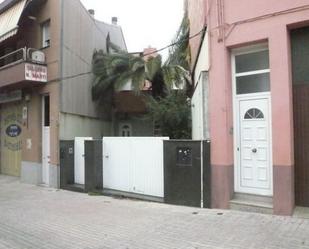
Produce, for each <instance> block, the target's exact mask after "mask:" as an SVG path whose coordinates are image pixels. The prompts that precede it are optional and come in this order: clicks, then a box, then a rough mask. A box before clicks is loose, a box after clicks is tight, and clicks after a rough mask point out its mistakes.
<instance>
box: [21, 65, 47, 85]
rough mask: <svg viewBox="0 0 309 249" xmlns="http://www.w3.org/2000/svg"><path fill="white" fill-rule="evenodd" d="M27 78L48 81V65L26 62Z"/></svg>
mask: <svg viewBox="0 0 309 249" xmlns="http://www.w3.org/2000/svg"><path fill="white" fill-rule="evenodd" d="M25 79H26V80H30V81H38V82H47V67H46V66H42V65H36V64H29V63H26V64H25Z"/></svg>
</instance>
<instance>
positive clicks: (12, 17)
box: [0, 0, 27, 42]
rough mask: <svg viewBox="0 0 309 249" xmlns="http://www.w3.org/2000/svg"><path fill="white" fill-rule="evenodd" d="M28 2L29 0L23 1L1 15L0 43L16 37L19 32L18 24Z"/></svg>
mask: <svg viewBox="0 0 309 249" xmlns="http://www.w3.org/2000/svg"><path fill="white" fill-rule="evenodd" d="M26 2H27V0H21V1H19V2H18V3H16V4H15V5H13V6H12V7H11V8H9V9H8V10H6V11H4V12H3V13H1V14H0V42H2V41H4V40H5V39H7V38H9V37H11V36H13V35H16V33H17V31H18V22H19V19H20V17H21V14H22V12H23V10H24V8H25V5H26Z"/></svg>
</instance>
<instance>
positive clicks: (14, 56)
mask: <svg viewBox="0 0 309 249" xmlns="http://www.w3.org/2000/svg"><path fill="white" fill-rule="evenodd" d="M20 62H32V63H35V64H45V55H44V53H43V52H42V51H40V50H37V49H34V48H26V47H25V48H20V49H18V50H15V51H13V52H11V53H8V54H6V55H4V56H1V57H0V70H1V69H4V68H6V67H10V66H12V65H14V64H18V63H20Z"/></svg>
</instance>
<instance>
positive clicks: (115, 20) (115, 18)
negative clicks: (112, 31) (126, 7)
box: [112, 16, 118, 25]
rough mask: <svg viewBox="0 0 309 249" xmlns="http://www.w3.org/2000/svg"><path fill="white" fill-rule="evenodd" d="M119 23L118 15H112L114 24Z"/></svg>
mask: <svg viewBox="0 0 309 249" xmlns="http://www.w3.org/2000/svg"><path fill="white" fill-rule="evenodd" d="M117 23H118V18H117V17H116V16H113V17H112V24H114V25H117Z"/></svg>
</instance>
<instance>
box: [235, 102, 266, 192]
mask: <svg viewBox="0 0 309 249" xmlns="http://www.w3.org/2000/svg"><path fill="white" fill-rule="evenodd" d="M269 110H270V109H269V98H267V97H265V98H259V99H239V129H238V130H239V134H238V136H239V140H238V143H239V144H238V145H237V146H238V147H237V150H238V153H239V156H238V158H239V165H238V172H237V173H238V177H237V178H238V182H237V189H236V190H237V191H238V192H245V193H251V194H259V195H272V169H271V164H272V163H271V146H270V145H271V142H270V115H269V112H270V111H269Z"/></svg>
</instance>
